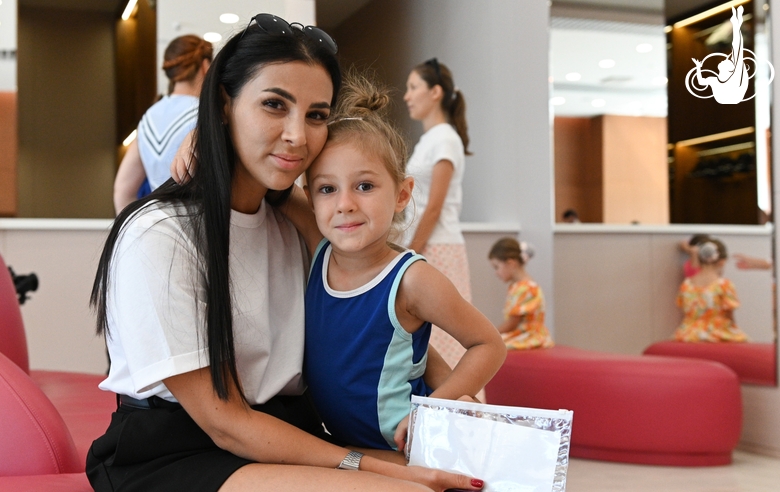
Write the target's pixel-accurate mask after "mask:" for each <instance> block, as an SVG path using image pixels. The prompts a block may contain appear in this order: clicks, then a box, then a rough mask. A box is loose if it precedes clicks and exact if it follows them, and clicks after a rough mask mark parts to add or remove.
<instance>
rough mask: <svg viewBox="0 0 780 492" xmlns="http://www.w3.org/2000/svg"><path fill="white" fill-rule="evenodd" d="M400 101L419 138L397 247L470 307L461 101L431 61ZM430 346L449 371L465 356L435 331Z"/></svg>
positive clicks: (415, 73) (447, 75)
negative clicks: (416, 257) (419, 128)
mask: <svg viewBox="0 0 780 492" xmlns="http://www.w3.org/2000/svg"><path fill="white" fill-rule="evenodd" d="M404 101H405V102H406V105H407V108H408V110H409V116H410V117H411V118H412V119H413V120H416V121H419V122H421V123H422V125H423V131H424V132H425V133H423V136H422V137H420V141H419V142H417V145H415V147H414V152H412V156H411V157H410V158H409V163H408V164H407V168H406V169H407V172H408V173H409V175H411V176H412V177H414V190H413V201H412V204H413V206H412V207H409V208H410V212H411V214H410V216H409V217H407V227H406V231H405V233H404V237H403V239H401V243H402V245H403V246H406V247H408V248H410V249H413V250H415V251H417V252H418V253H420V254H422V255H423V256H425V258H426V259H427V260H428V263H430V264H431V265H433V266H434V267H436V268H437V269H438V270H440V271H441V272H442V273H444V275H446V276H447V278H449V279H450V280H451V281H452V283H453V284H455V287H457V289H458V291H459V292H460V295H462V296H463V297H464V298H465V299H466V300H467V301H469V302H471V279H470V274H469V267H468V259H467V257H466V246H465V240H464V239H463V234H462V233H461V229H460V210H461V205H462V203H463V187H462V184H463V173H464V170H465V166H466V155H471V152H469V150H468V147H469V136H468V128H467V125H466V101H465V99H464V98H463V94H462V93H461V92H460V90H458V88H457V87H456V86H455V82H454V81H453V77H452V72H450V69H449V68H447V66H446V65H444V64H443V63H440V62H439V61H438V60H437V59H436V58H431V59H430V60H428V61H426V62H425V63H421V64H420V65H417V66H416V67H414V69H412V71H411V73H410V74H409V78H408V79H407V82H406V93H405V94H404ZM431 345H432V346H433V347H434V348H435V349H436V350H437V351H438V352H439V353H440V354H441V356H442V357H443V358H444V360H446V361H447V363H448V364H449V365H450V366H451V367H454V366H456V365H457V364H458V361H460V358H461V357H462V356H463V354H464V352H465V351H466V349H465V348H463V347H462V346H461V345H460V344H459V343H458V342H457V341H456V340H455V339H454V338H452V337H451V336H449V335H448V334H447V333H445V332H444V331H442V330H440V329H439V328H438V327H436V326H434V327H433V330H432V331H431Z"/></svg>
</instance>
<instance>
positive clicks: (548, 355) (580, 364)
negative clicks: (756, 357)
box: [485, 346, 742, 466]
mask: <svg viewBox="0 0 780 492" xmlns="http://www.w3.org/2000/svg"><path fill="white" fill-rule="evenodd" d="M485 391H486V394H487V401H488V403H491V404H496V405H510V406H521V407H532V408H548V409H553V410H557V409H561V408H563V409H568V410H573V411H574V420H573V425H572V438H571V448H570V453H569V454H570V456H572V457H576V458H589V459H597V460H605V461H618V462H625V463H642V464H653V465H673V466H711V465H725V464H728V463H731V453H732V451H733V450H734V448H735V447H736V446H737V443H738V441H739V437H740V432H741V428H742V399H741V393H740V385H739V379H738V378H737V375H736V374H735V373H734V371H732V370H731V369H729V368H728V367H726V366H724V365H722V364H720V363H717V362H712V361H705V360H694V359H683V358H671V357H657V356H649V355H648V356H629V355H618V354H610V353H603V352H595V351H589V350H581V349H576V348H572V347H565V346H556V347H554V348H551V349H536V350H517V351H509V354H508V355H507V359H506V361H505V362H504V364H503V366H502V367H501V369H500V370H499V371H498V374H496V376H495V377H494V378H493V380H492V381H491V382H490V383H488V385H487V387H486V388H485Z"/></svg>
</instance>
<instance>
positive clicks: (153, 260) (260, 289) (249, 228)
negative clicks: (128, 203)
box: [100, 201, 308, 404]
mask: <svg viewBox="0 0 780 492" xmlns="http://www.w3.org/2000/svg"><path fill="white" fill-rule="evenodd" d="M184 212H185V211H184V209H183V208H182V207H175V206H173V205H169V204H165V205H159V204H154V205H153V206H152V208H151V209H149V210H148V211H144V212H143V213H142V214H141V215H140V216H138V217H136V218H134V219H132V220H131V221H130V222H129V223H128V224H127V225H126V229H125V231H124V232H123V233H122V235H121V236H120V239H119V241H118V243H117V245H116V249H115V252H114V258H113V262H112V265H111V271H110V275H111V276H110V278H109V282H108V287H109V288H108V304H107V312H108V326H109V330H110V334H109V336H108V338H107V343H108V349H109V353H110V356H111V369H110V372H109V374H108V378H107V379H106V380H104V381H103V382H102V383H101V384H100V388H101V389H103V390H108V391H113V392H116V393H120V394H125V395H129V396H132V397H134V398H139V399H140V398H148V397H150V396H158V397H161V398H164V399H166V400H169V401H176V399H175V398H174V397H173V395H172V394H171V393H170V391H168V389H167V388H166V387H165V385H164V384H163V382H162V381H163V380H164V379H166V378H168V377H171V376H174V375H177V374H182V373H186V372H190V371H193V370H196V369H200V368H203V367H207V366H209V360H208V349H207V347H206V344H207V340H206V332H205V328H206V320H205V269H204V266H203V264H202V262H201V261H200V260H199V259H198V258H197V257H196V254H195V248H194V245H193V243H192V234H191V233H190V232H189V230H188V229H187V228H185V224H186V220H184V219H179V218H176V217H175V216H176V214H180V213H184ZM229 261H230V281H231V291H232V303H233V336H234V342H235V343H234V345H235V351H236V361H237V368H238V374H239V378H240V381H241V384H242V387H243V390H244V393H245V395H246V397H247V400H248V401H249V403H250V404H257V403H265V402H266V401H268V400H269V399H270V398H271V397H273V396H274V395H277V394H300V393H301V392H302V391H303V382H302V379H301V370H302V367H303V337H304V309H303V298H304V292H305V288H306V277H307V274H308V271H307V267H308V255H307V254H306V249H305V245H304V243H303V241H302V240H301V238H300V236H299V234H298V232H297V231H296V229H295V227H293V225H292V224H291V223H290V222H289V221H288V220H287V219H285V218H284V217H283V216H281V215H280V214H279V213H278V212H277V211H275V210H274V209H273V207H271V206H267V205H266V203H265V201H263V204H262V206H261V207H260V210H259V211H258V212H257V213H256V214H253V215H246V214H242V213H239V212H236V211H232V213H231V218H230V260H229Z"/></svg>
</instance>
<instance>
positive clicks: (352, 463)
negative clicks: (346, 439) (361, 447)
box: [336, 451, 363, 470]
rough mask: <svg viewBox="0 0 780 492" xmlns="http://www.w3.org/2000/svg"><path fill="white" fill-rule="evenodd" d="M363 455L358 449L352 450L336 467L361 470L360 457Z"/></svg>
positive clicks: (338, 468)
mask: <svg viewBox="0 0 780 492" xmlns="http://www.w3.org/2000/svg"><path fill="white" fill-rule="evenodd" d="M362 457H363V453H358V452H357V451H350V452H349V453H347V456H345V457H344V459H343V460H341V464H340V465H339V466H338V467H336V469H337V470H359V469H360V458H362Z"/></svg>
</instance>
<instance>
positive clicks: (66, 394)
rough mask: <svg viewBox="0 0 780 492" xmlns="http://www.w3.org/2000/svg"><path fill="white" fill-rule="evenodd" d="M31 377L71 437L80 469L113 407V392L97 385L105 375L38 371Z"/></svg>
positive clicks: (113, 409) (107, 422)
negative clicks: (60, 417)
mask: <svg viewBox="0 0 780 492" xmlns="http://www.w3.org/2000/svg"><path fill="white" fill-rule="evenodd" d="M30 377H31V378H32V380H33V381H35V382H36V383H37V384H38V386H39V387H40V388H41V390H42V391H43V392H44V394H45V395H46V396H47V397H48V398H49V400H51V402H52V404H54V407H55V408H56V409H57V411H58V412H59V414H60V415H61V416H62V419H63V420H64V421H65V424H66V425H67V427H68V430H69V431H70V434H71V436H72V437H73V442H74V443H75V445H76V452H77V453H78V459H79V463H81V469H82V470H83V469H84V464H85V463H86V459H87V451H89V447H90V446H91V445H92V441H94V440H95V439H97V438H98V437H100V436H101V435H103V433H104V432H105V431H106V429H107V428H108V424H109V422H110V421H111V414H112V413H113V412H114V411H115V410H116V395H115V394H114V393H111V392H108V391H102V390H101V389H100V388H98V384H99V383H100V382H101V381H102V380H104V379H105V378H106V377H105V376H104V375H99V374H82V373H77V372H61V371H37V370H33V371H31V373H30Z"/></svg>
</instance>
